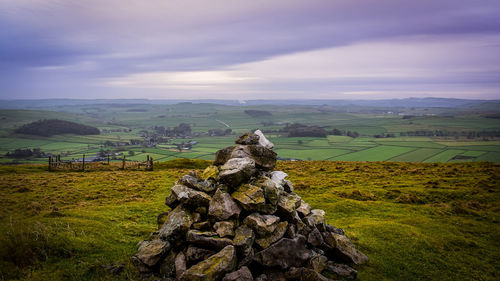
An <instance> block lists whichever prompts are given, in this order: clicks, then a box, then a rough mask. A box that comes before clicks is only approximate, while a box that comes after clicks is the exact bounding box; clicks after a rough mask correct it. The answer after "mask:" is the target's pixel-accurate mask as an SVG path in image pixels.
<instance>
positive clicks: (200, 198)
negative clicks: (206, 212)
mask: <svg viewBox="0 0 500 281" xmlns="http://www.w3.org/2000/svg"><path fill="white" fill-rule="evenodd" d="M172 194H173V195H174V196H175V198H176V200H177V201H179V202H180V203H181V204H185V205H189V206H194V207H198V206H208V204H209V203H210V200H212V197H210V195H208V194H206V193H205V192H202V191H197V190H195V189H192V188H189V187H187V186H185V185H180V184H176V185H174V186H173V187H172Z"/></svg>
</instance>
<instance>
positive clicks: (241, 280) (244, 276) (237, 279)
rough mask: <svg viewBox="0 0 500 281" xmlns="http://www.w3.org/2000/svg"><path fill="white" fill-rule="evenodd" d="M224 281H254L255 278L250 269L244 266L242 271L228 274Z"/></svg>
mask: <svg viewBox="0 0 500 281" xmlns="http://www.w3.org/2000/svg"><path fill="white" fill-rule="evenodd" d="M222 281H253V276H252V273H251V272H250V270H249V269H248V267H246V266H242V267H241V268H240V269H238V270H236V271H233V272H231V273H228V274H226V276H224V278H222Z"/></svg>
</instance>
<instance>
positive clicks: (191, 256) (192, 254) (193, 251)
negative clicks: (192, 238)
mask: <svg viewBox="0 0 500 281" xmlns="http://www.w3.org/2000/svg"><path fill="white" fill-rule="evenodd" d="M215 253H216V252H215V251H213V250H208V249H203V248H199V247H195V246H193V245H189V246H188V248H187V250H186V259H187V262H188V263H190V264H192V263H195V262H198V261H200V260H204V259H206V258H208V257H210V256H211V255H213V254H215Z"/></svg>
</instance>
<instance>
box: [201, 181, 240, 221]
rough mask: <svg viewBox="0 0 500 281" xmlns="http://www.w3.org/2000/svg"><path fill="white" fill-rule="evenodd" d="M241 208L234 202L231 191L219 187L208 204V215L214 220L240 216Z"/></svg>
mask: <svg viewBox="0 0 500 281" xmlns="http://www.w3.org/2000/svg"><path fill="white" fill-rule="evenodd" d="M240 212H241V208H240V207H239V206H238V205H237V204H236V202H234V200H233V198H232V197H231V195H229V193H227V192H224V191H221V190H220V189H217V191H216V192H215V194H214V196H213V197H212V200H211V201H210V204H209V206H208V216H209V217H210V218H212V219H213V220H214V221H222V220H227V219H229V218H232V217H234V218H238V216H239V215H240Z"/></svg>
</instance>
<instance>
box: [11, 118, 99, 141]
mask: <svg viewBox="0 0 500 281" xmlns="http://www.w3.org/2000/svg"><path fill="white" fill-rule="evenodd" d="M15 132H16V133H19V134H26V135H35V136H44V137H49V136H52V135H60V134H76V135H99V134H100V131H99V129H97V128H96V127H92V126H87V125H82V124H78V123H75V122H70V121H64V120H59V119H45V120H39V121H35V122H32V123H29V124H25V125H23V126H21V127H20V128H19V129H17V130H15Z"/></svg>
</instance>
